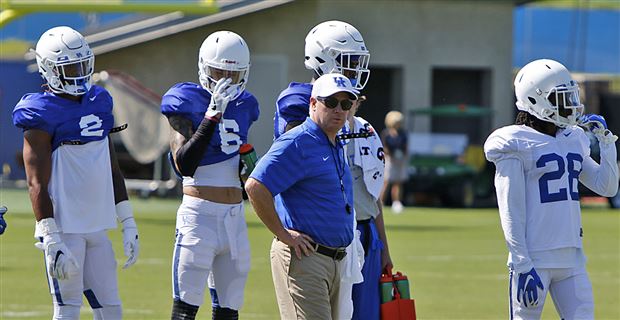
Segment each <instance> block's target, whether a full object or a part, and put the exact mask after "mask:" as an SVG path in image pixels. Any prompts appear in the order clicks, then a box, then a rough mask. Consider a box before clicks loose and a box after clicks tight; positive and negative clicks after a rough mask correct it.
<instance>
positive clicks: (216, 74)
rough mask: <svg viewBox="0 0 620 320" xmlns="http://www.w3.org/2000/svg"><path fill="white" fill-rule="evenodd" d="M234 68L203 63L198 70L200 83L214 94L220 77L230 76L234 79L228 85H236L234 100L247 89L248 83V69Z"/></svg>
mask: <svg viewBox="0 0 620 320" xmlns="http://www.w3.org/2000/svg"><path fill="white" fill-rule="evenodd" d="M231 69H232V68H228V69H223V68H218V67H215V66H211V65H209V64H208V63H205V64H203V67H202V68H200V70H198V77H199V79H200V84H201V85H202V87H203V88H205V89H206V90H207V91H208V92H209V93H211V94H213V88H214V87H215V84H216V83H217V81H218V80H220V79H226V78H229V79H231V80H232V82H231V83H230V85H228V87H234V88H235V93H234V95H233V98H232V100H234V99H236V98H237V97H239V95H241V93H242V92H243V91H244V90H245V85H246V83H247V77H248V69H247V68H242V69H239V70H231Z"/></svg>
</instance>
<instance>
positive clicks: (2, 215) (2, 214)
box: [0, 206, 8, 234]
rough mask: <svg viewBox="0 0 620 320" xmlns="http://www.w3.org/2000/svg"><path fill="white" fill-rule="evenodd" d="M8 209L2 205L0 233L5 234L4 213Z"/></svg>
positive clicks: (0, 209) (0, 208)
mask: <svg viewBox="0 0 620 320" xmlns="http://www.w3.org/2000/svg"><path fill="white" fill-rule="evenodd" d="M7 211H8V210H7V208H6V207H5V206H2V207H0V234H3V233H4V230H6V221H4V214H5V213H6V212H7Z"/></svg>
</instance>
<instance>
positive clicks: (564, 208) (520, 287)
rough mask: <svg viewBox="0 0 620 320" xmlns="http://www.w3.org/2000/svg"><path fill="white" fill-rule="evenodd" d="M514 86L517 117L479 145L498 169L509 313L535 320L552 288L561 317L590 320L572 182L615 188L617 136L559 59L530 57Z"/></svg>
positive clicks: (606, 190) (605, 191)
mask: <svg viewBox="0 0 620 320" xmlns="http://www.w3.org/2000/svg"><path fill="white" fill-rule="evenodd" d="M514 85H515V94H516V97H517V102H516V105H517V109H518V110H519V113H518V115H517V119H516V123H515V124H514V125H510V126H506V127H503V128H500V129H497V130H496V131H495V132H493V133H492V134H491V135H490V136H489V138H488V139H487V141H486V143H485V145H484V150H485V154H486V158H487V159H488V160H489V161H492V162H493V163H494V164H495V168H496V173H495V187H496V191H497V202H498V206H499V213H500V220H501V225H502V229H503V231H504V237H505V238H506V244H507V246H508V251H509V254H508V266H509V269H510V283H509V286H510V296H509V299H510V310H509V311H510V317H511V319H512V318H514V319H539V318H540V316H541V312H542V310H543V305H544V304H545V300H546V298H547V292H549V293H550V294H551V298H552V299H553V302H554V304H555V307H556V310H557V312H558V313H559V316H560V318H562V319H593V318H594V300H593V297H592V285H591V283H590V280H589V278H588V274H587V272H586V267H585V264H586V258H585V255H584V252H583V244H582V237H583V236H584V232H583V229H582V225H581V209H580V206H579V205H580V204H579V193H578V189H577V185H578V184H579V182H581V183H583V184H584V185H585V186H586V187H588V188H590V189H591V190H593V191H595V192H597V193H598V194H600V195H602V196H607V197H608V196H613V195H615V194H616V192H617V190H618V165H617V162H616V158H617V154H616V146H615V143H614V142H615V141H616V140H617V139H618V137H617V136H615V135H613V134H612V133H611V132H610V131H609V130H608V129H607V124H606V123H605V120H604V119H603V117H601V116H599V115H583V110H584V107H583V105H582V104H581V102H580V100H579V87H578V85H577V83H576V82H575V81H574V80H573V78H572V77H571V75H570V73H569V72H568V70H567V69H566V68H565V67H564V66H563V65H562V64H560V63H558V62H556V61H553V60H547V59H542V60H536V61H533V62H530V63H528V64H527V65H526V66H524V67H523V68H522V69H521V70H520V71H519V73H518V74H517V76H516V79H515V82H514ZM577 125H580V126H581V127H580V126H577ZM582 127H583V128H585V129H586V130H590V131H591V132H592V133H593V134H594V135H595V136H596V138H597V139H598V143H599V146H600V153H601V160H600V164H599V163H596V162H595V161H594V160H593V159H592V158H591V157H590V149H589V146H590V142H589V139H588V137H587V136H586V134H585V132H584V129H582ZM586 234H587V233H586Z"/></svg>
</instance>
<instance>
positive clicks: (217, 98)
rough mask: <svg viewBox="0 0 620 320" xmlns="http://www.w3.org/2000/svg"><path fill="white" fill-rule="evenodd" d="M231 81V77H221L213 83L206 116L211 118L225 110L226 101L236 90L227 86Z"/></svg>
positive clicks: (228, 100) (227, 101)
mask: <svg viewBox="0 0 620 320" xmlns="http://www.w3.org/2000/svg"><path fill="white" fill-rule="evenodd" d="M231 82H232V79H230V78H222V79H220V80H218V81H217V82H216V83H215V87H213V93H212V94H211V103H209V108H208V109H207V112H206V113H205V116H206V117H209V118H212V117H214V116H216V115H217V114H218V113H221V114H222V115H223V114H224V112H226V107H228V103H229V102H230V100H231V99H232V97H233V93H234V92H235V90H236V89H235V87H231V86H229V85H230V83H231Z"/></svg>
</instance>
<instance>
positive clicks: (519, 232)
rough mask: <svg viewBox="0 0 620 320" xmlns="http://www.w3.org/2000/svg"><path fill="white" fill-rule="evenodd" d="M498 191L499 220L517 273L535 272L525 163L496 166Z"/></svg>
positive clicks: (514, 161) (512, 160)
mask: <svg viewBox="0 0 620 320" xmlns="http://www.w3.org/2000/svg"><path fill="white" fill-rule="evenodd" d="M495 167H496V172H495V189H496V192H497V205H498V207H499V217H500V220H501V224H502V229H503V231H504V238H505V239H506V245H507V246H508V250H509V251H510V254H511V255H512V260H513V263H514V265H513V268H514V269H515V271H516V272H518V273H521V272H527V271H529V270H530V269H532V268H533V266H534V265H533V264H532V260H531V259H530V257H529V252H528V249H527V244H526V240H525V231H526V214H525V212H526V201H525V176H524V171H523V163H522V162H521V161H520V160H518V159H516V158H507V159H503V160H500V161H497V162H496V163H495Z"/></svg>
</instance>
